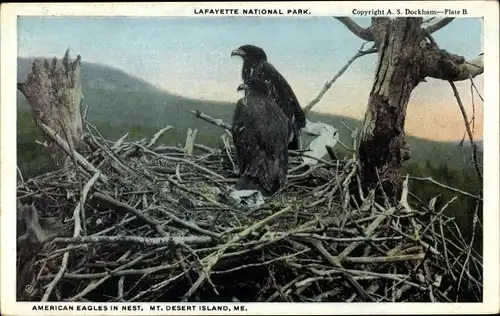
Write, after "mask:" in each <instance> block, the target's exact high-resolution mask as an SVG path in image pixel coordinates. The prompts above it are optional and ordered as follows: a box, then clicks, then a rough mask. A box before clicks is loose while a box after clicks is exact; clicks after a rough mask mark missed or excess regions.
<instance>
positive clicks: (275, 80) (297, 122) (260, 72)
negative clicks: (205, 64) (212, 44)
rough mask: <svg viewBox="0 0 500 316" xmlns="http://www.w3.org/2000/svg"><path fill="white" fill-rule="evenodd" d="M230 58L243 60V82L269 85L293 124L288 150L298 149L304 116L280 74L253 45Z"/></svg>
mask: <svg viewBox="0 0 500 316" xmlns="http://www.w3.org/2000/svg"><path fill="white" fill-rule="evenodd" d="M231 56H240V57H241V58H242V59H243V67H242V70H241V77H242V79H243V82H246V81H247V80H249V78H253V77H256V78H259V79H261V80H262V81H264V82H268V84H269V87H270V89H269V94H270V96H271V98H272V99H274V101H275V102H276V103H277V104H278V106H279V107H280V108H281V109H282V110H283V112H284V113H285V115H286V116H287V117H288V118H289V119H290V120H291V121H292V123H293V127H294V129H293V138H292V139H291V142H290V143H289V145H288V148H289V149H292V150H296V149H300V138H299V137H300V136H299V135H300V129H301V128H303V127H305V126H306V118H305V114H304V112H303V111H302V108H301V106H300V104H299V101H298V100H297V97H296V96H295V93H294V92H293V89H292V88H291V86H290V85H289V84H288V82H287V81H286V79H285V78H284V77H283V75H281V73H280V72H279V71H278V70H277V69H276V68H275V67H274V66H273V65H272V64H271V63H269V62H268V61H267V55H266V53H265V52H264V50H263V49H262V48H260V47H258V46H255V45H243V46H240V47H239V48H237V49H235V50H233V51H232V52H231Z"/></svg>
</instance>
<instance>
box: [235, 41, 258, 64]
mask: <svg viewBox="0 0 500 316" xmlns="http://www.w3.org/2000/svg"><path fill="white" fill-rule="evenodd" d="M232 56H240V57H241V58H243V60H244V61H248V62H260V61H266V60H267V56H266V53H265V52H264V50H263V49H262V48H260V47H258V46H255V45H243V46H240V47H238V48H237V49H235V50H233V51H232V52H231V57H232Z"/></svg>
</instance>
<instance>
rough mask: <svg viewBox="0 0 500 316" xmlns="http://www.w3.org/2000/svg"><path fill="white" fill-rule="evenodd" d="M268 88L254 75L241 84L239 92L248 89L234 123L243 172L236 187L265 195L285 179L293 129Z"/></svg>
mask: <svg viewBox="0 0 500 316" xmlns="http://www.w3.org/2000/svg"><path fill="white" fill-rule="evenodd" d="M268 89H269V87H268V85H266V84H265V83H264V82H262V81H261V80H259V79H255V78H253V79H249V80H247V81H246V82H245V83H243V84H242V85H240V86H239V87H238V91H240V90H245V96H244V97H243V98H241V99H240V100H238V102H237V103H236V108H235V111H234V115H233V122H232V123H233V124H232V135H233V142H234V145H235V147H236V160H237V163H238V167H239V172H240V179H239V181H238V183H237V184H236V187H235V188H236V189H237V190H244V189H247V190H259V191H260V192H261V193H262V194H263V195H264V196H270V195H273V194H274V193H275V192H276V191H278V190H279V189H280V188H281V187H282V186H283V185H284V183H285V182H286V178H287V172H288V150H287V145H288V143H289V141H290V138H291V136H292V128H293V127H292V125H291V122H290V120H289V119H288V118H287V117H286V115H285V113H283V111H282V110H281V108H280V107H279V106H278V105H277V104H276V103H275V102H274V101H273V99H271V98H270V97H269V91H268Z"/></svg>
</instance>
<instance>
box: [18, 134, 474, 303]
mask: <svg viewBox="0 0 500 316" xmlns="http://www.w3.org/2000/svg"><path fill="white" fill-rule="evenodd" d="M44 129H45V131H46V132H47V128H44ZM162 132H163V131H162ZM158 136H159V134H157V135H155V137H154V138H153V139H151V140H149V139H143V140H142V141H139V142H131V141H130V142H128V141H126V140H125V139H126V138H125V137H122V138H121V139H120V140H118V141H108V140H104V139H103V138H100V137H97V136H94V135H92V134H91V133H89V134H87V135H86V138H85V140H86V143H87V144H88V145H89V148H92V150H91V152H90V153H88V154H86V155H84V156H80V155H76V154H75V152H74V151H71V150H69V152H71V155H70V157H71V162H70V163H69V164H68V165H67V167H66V168H64V169H61V170H57V171H54V172H51V173H48V174H44V175H41V176H38V177H36V178H33V179H30V180H28V181H19V183H18V188H17V196H18V201H19V202H20V203H19V205H22V207H21V209H24V210H26V209H31V210H34V211H35V212H36V214H37V215H36V216H33V215H32V216H31V217H29V218H30V220H31V222H30V220H27V219H26V217H25V222H26V223H27V224H26V225H27V226H26V225H24V226H23V225H21V226H23V227H24V228H19V227H20V226H19V224H18V236H19V235H21V233H22V232H23V231H22V230H23V229H24V231H26V227H32V229H31V231H36V229H35V228H36V227H35V226H37V225H34V224H33V220H34V221H38V219H37V216H39V217H40V225H41V226H42V227H43V226H45V227H43V228H42V229H44V230H45V232H47V231H49V233H45V237H40V236H38V239H37V238H25V237H26V234H25V235H23V236H21V237H20V238H18V252H17V257H18V281H17V282H18V299H21V300H35V301H36V300H44V301H45V300H50V301H53V300H58V301H115V302H116V301H127V302H132V301H288V302H292V301H293V302H321V301H329V302H352V301H380V302H401V301H409V302H416V301H418V302H425V301H439V302H449V301H456V300H458V301H467V300H472V301H480V300H482V257H481V256H480V255H479V254H477V253H476V252H475V251H474V250H472V248H471V247H469V245H468V244H467V243H466V242H465V240H464V238H463V237H462V236H461V234H460V231H459V229H458V227H457V225H456V223H455V221H454V219H453V218H450V217H448V216H446V215H445V212H443V211H444V209H446V208H447V207H448V208H451V207H453V203H447V204H446V205H445V206H444V207H443V208H440V209H435V207H434V202H435V200H433V201H430V203H429V205H427V204H423V203H419V204H418V205H413V204H408V201H407V196H408V187H407V184H408V183H407V181H405V187H404V188H403V197H402V199H401V203H400V204H399V205H398V206H396V207H389V206H386V205H381V204H379V203H377V202H375V199H374V198H373V194H371V195H368V196H363V194H362V193H360V192H359V190H358V188H359V178H358V177H357V172H356V171H357V163H356V160H355V159H354V158H352V159H343V160H338V161H319V162H318V164H317V165H314V166H305V165H303V164H301V159H300V154H298V153H295V154H294V155H292V157H291V164H290V168H289V176H288V181H287V184H286V187H285V188H283V189H282V190H281V191H279V192H278V193H277V194H276V195H275V196H274V197H272V198H270V199H268V200H267V201H266V203H265V204H264V205H263V206H261V207H259V208H258V209H254V210H248V209H238V208H237V207H235V206H234V204H232V203H231V200H230V199H228V193H229V192H230V190H231V186H232V184H233V183H234V181H235V180H236V178H237V169H236V166H235V164H234V153H233V148H232V146H231V145H230V142H229V141H228V140H227V139H226V141H225V142H224V146H221V147H220V148H215V149H214V148H209V147H207V146H203V145H199V144H194V151H193V153H191V154H190V153H189V152H190V150H189V148H188V150H187V152H186V150H185V148H181V147H168V146H163V145H162V146H156V145H155V142H156V140H157V139H158ZM55 139H56V141H58V142H64V141H63V140H61V139H59V140H57V138H55ZM62 147H63V148H64V146H62ZM65 150H68V148H67V146H66V149H65ZM360 195H361V197H360ZM355 196H357V197H356V198H355ZM426 203H427V202H426ZM382 204H384V203H382ZM28 205H30V206H31V208H30V207H28ZM25 213H26V212H25ZM28 213H29V212H28ZM51 218H52V219H51ZM21 222H22V221H21ZM18 223H19V222H18ZM30 223H31V224H30ZM55 223H59V224H58V225H56V224H55ZM35 224H36V223H35ZM51 225H52V226H51ZM49 226H51V227H49ZM56 226H57V227H59V228H58V230H55V228H54V227H56ZM33 227H35V228H33ZM20 230H21V231H20ZM28 231H29V229H28ZM54 232H55V233H54ZM28 235H29V234H28ZM38 235H40V234H38ZM42 235H43V234H42ZM47 236H48V237H47ZM44 238H45V239H44ZM36 240H42V241H43V243H41V244H40V243H37V242H36Z"/></svg>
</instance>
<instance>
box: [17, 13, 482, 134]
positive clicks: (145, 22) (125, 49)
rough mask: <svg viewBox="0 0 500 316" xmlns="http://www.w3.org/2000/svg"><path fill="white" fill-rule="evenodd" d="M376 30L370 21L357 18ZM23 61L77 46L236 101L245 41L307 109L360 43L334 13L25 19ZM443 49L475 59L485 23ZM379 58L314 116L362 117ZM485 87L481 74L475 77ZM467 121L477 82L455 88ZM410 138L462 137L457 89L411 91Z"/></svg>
mask: <svg viewBox="0 0 500 316" xmlns="http://www.w3.org/2000/svg"><path fill="white" fill-rule="evenodd" d="M355 20H356V21H357V22H358V23H360V24H361V25H364V26H366V25H368V24H369V22H370V21H369V19H355ZM18 38H19V42H18V56H20V57H30V56H44V57H53V56H62V55H63V54H64V51H65V50H66V49H67V48H69V49H70V50H71V52H72V54H73V56H75V55H76V54H80V55H81V56H82V58H83V60H84V61H88V62H95V63H100V64H106V65H109V66H112V67H115V68H119V69H122V70H124V71H126V72H128V73H130V74H132V75H135V76H137V77H139V78H142V79H144V80H146V81H148V82H150V83H151V84H153V85H155V86H157V87H159V88H161V89H165V90H167V91H169V92H172V93H175V94H178V95H182V96H186V97H190V98H196V99H202V100H220V101H231V102H234V101H236V100H237V99H238V98H240V97H241V94H238V93H237V92H236V87H237V86H238V84H239V83H240V81H241V79H240V71H241V59H240V58H238V57H233V58H231V57H230V53H231V50H233V49H234V48H236V47H238V46H240V45H243V44H255V45H258V46H261V47H262V48H264V49H265V51H266V53H267V55H268V58H269V61H270V62H271V63H273V64H274V65H275V66H276V68H277V69H278V70H279V71H280V72H281V73H282V74H283V75H284V76H285V77H286V78H287V80H288V82H289V83H290V84H291V86H292V87H293V89H294V90H295V92H296V94H297V97H298V99H299V101H300V103H301V104H302V106H305V105H306V104H307V103H309V102H310V101H311V100H312V99H314V97H315V96H316V95H317V94H318V93H319V91H320V90H321V88H322V87H323V85H324V83H325V81H327V80H329V79H330V78H332V77H333V75H334V74H335V73H337V72H338V71H339V70H340V69H341V68H342V67H343V66H344V65H345V63H346V62H347V61H348V60H349V59H350V58H351V57H352V56H353V55H354V54H355V52H356V51H357V50H358V49H359V47H360V46H361V44H362V40H361V39H359V38H357V37H356V36H354V35H353V34H351V33H350V32H349V31H348V30H347V29H346V28H345V26H343V25H342V24H341V23H340V22H338V21H337V20H335V19H333V18H331V17H307V18H282V17H280V18H273V17H251V18H247V17H245V18H241V17H223V18H213V17H212V18H200V17H196V18H188V17H178V18H173V17H169V18H157V17H155V18H128V17H127V18H125V17H105V18H96V17H84V18H75V17H71V18H61V17H20V18H19V19H18ZM434 39H435V40H436V42H437V43H438V44H439V45H440V47H441V48H443V49H446V50H448V51H449V52H453V53H455V54H458V55H462V56H464V57H465V58H467V59H472V58H474V57H476V56H477V55H478V54H479V53H481V52H483V48H482V47H483V46H482V23H481V20H480V19H470V18H467V19H466V18H460V19H459V18H457V19H455V20H454V21H453V22H452V23H451V24H449V25H448V26H447V27H446V28H443V29H441V30H440V31H438V32H436V33H434ZM376 62H377V56H376V55H375V54H372V55H368V56H364V57H363V58H361V59H358V60H357V61H355V62H354V64H353V65H351V67H350V68H349V69H348V70H347V72H346V73H345V74H344V75H343V76H342V77H341V78H340V79H338V80H337V82H336V83H335V84H334V85H333V86H332V88H331V89H330V90H329V91H328V92H327V94H326V95H325V96H324V98H323V99H322V100H321V102H320V103H318V104H317V105H316V106H315V108H314V109H315V110H316V111H319V112H324V113H331V114H339V115H345V116H350V117H354V118H358V119H362V118H363V117H364V112H365V109H366V104H367V101H368V97H369V92H370V89H371V85H372V80H373V76H374V72H375V67H376ZM475 84H476V86H477V88H478V89H479V91H480V92H481V93H482V91H483V76H479V77H477V78H476V79H475ZM457 88H458V89H459V91H460V93H461V96H462V99H463V102H464V105H465V106H466V109H467V114H468V116H469V118H471V117H472V100H471V88H470V82H469V81H463V82H458V83H457ZM474 101H475V110H476V112H475V117H476V131H475V136H477V137H482V122H483V119H482V115H483V110H482V102H481V100H480V99H479V98H478V97H477V96H476V97H475V100H474ZM406 132H407V134H410V135H414V136H418V137H423V138H427V139H436V140H458V139H461V138H462V136H463V132H464V124H463V118H462V116H461V114H460V110H459V108H458V105H457V102H456V101H455V98H454V96H453V92H452V90H451V88H450V86H449V84H448V83H447V82H445V81H439V80H434V79H427V83H422V84H421V85H419V86H418V87H417V88H416V89H415V90H414V91H413V93H412V98H411V101H410V104H409V106H408V112H407V120H406Z"/></svg>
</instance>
